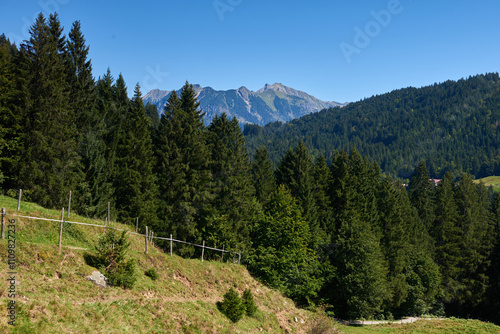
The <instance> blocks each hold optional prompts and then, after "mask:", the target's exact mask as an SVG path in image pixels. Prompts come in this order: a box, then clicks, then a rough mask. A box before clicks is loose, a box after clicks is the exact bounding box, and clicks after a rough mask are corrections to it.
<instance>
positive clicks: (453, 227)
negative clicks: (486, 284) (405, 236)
mask: <svg viewBox="0 0 500 334" xmlns="http://www.w3.org/2000/svg"><path fill="white" fill-rule="evenodd" d="M458 220H459V213H458V207H457V203H456V201H455V183H454V182H453V175H452V174H451V173H450V172H447V173H446V174H445V176H444V178H443V180H442V181H441V182H440V183H439V184H438V187H437V190H436V221H435V223H434V227H433V229H432V230H431V232H432V236H433V238H434V242H435V245H436V261H437V263H438V264H439V267H440V270H441V273H442V277H443V289H444V291H443V292H444V300H445V301H451V300H453V299H454V298H455V297H456V296H457V293H458V291H459V289H460V282H459V281H457V279H458V278H459V273H460V271H461V269H460V261H461V259H460V257H461V249H460V248H461V245H462V230H461V229H460V227H459V226H458Z"/></svg>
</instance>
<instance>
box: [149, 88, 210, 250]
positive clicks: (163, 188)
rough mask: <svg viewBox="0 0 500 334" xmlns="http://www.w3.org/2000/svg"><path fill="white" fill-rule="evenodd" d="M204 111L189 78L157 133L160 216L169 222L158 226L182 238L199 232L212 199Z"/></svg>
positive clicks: (172, 98) (168, 107) (174, 96)
mask: <svg viewBox="0 0 500 334" xmlns="http://www.w3.org/2000/svg"><path fill="white" fill-rule="evenodd" d="M203 115H204V114H203V113H202V111H201V110H199V103H198V102H196V93H195V92H194V89H193V87H192V85H190V84H189V83H187V82H186V84H185V85H184V87H183V89H182V93H181V96H180V98H179V97H178V96H177V94H176V93H175V92H172V94H171V95H170V97H169V100H168V101H167V104H166V106H165V112H164V113H163V114H162V117H161V120H160V125H159V128H158V131H157V134H156V136H155V152H156V159H157V165H156V166H157V170H156V173H157V174H158V178H159V179H158V183H159V184H160V200H161V209H160V212H161V213H160V219H161V221H162V222H166V223H165V224H162V227H161V228H160V229H159V230H161V231H162V232H164V233H168V235H169V234H170V233H171V234H173V235H174V236H175V237H176V238H178V239H181V240H193V241H194V240H196V239H197V238H198V237H199V236H200V233H199V230H198V227H199V225H200V221H201V219H202V218H203V217H204V214H205V212H206V210H207V205H208V204H209V201H210V199H211V193H210V181H211V174H210V166H209V158H210V156H209V154H210V152H209V150H208V148H207V144H206V130H205V126H204V124H203ZM191 251H192V250H190V249H187V248H186V249H184V250H182V252H186V254H190V252H191Z"/></svg>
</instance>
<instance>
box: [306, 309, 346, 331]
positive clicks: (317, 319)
mask: <svg viewBox="0 0 500 334" xmlns="http://www.w3.org/2000/svg"><path fill="white" fill-rule="evenodd" d="M325 308H326V307H325V306H320V307H318V309H317V310H316V313H315V314H314V316H313V317H312V318H311V319H310V321H309V327H308V328H307V331H306V333H308V334H330V333H340V331H339V330H338V329H337V328H335V321H334V320H333V319H332V318H330V317H329V316H328V314H327V313H326V312H325Z"/></svg>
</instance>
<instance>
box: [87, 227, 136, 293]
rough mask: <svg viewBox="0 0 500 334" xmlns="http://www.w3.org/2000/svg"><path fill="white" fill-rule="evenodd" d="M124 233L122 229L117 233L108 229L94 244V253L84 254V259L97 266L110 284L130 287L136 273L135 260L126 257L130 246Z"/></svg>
mask: <svg viewBox="0 0 500 334" xmlns="http://www.w3.org/2000/svg"><path fill="white" fill-rule="evenodd" d="M126 233H127V232H126V231H123V232H122V233H121V234H120V235H119V234H117V233H116V232H115V230H113V229H108V231H107V232H106V234H105V235H103V236H102V237H100V238H99V241H98V242H97V245H95V246H94V254H85V256H84V259H85V261H86V262H87V264H88V265H90V266H93V267H95V268H98V269H99V271H101V272H102V273H103V274H104V275H105V276H106V278H107V279H108V283H109V284H110V285H114V286H121V287H123V288H126V289H130V288H132V286H133V285H134V283H135V281H136V280H137V275H136V265H135V260H134V259H126V254H127V251H128V249H129V247H130V242H129V241H128V238H127V236H126Z"/></svg>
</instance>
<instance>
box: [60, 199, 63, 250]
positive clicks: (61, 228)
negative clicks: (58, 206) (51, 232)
mask: <svg viewBox="0 0 500 334" xmlns="http://www.w3.org/2000/svg"><path fill="white" fill-rule="evenodd" d="M63 224H64V208H62V213H61V226H60V227H59V250H61V244H62V230H63Z"/></svg>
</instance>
